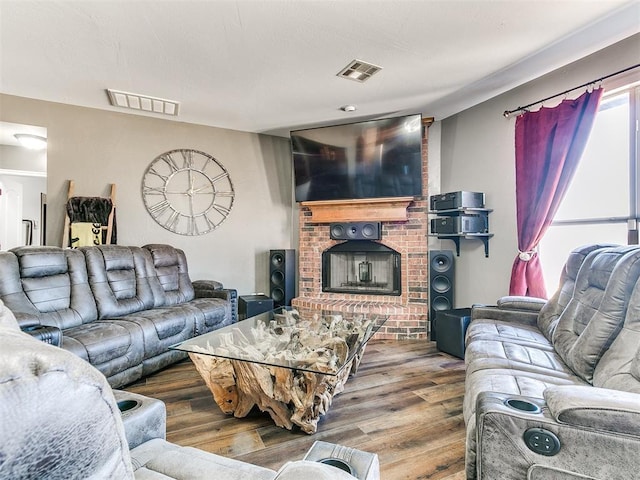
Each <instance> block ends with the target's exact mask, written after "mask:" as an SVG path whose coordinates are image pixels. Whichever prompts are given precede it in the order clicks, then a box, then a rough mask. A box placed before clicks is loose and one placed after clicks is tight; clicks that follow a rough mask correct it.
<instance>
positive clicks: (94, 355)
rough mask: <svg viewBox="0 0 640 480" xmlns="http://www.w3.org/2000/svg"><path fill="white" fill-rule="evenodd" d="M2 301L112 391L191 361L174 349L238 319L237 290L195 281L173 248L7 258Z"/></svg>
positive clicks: (38, 252) (27, 250) (21, 252)
mask: <svg viewBox="0 0 640 480" xmlns="http://www.w3.org/2000/svg"><path fill="white" fill-rule="evenodd" d="M0 300H2V301H3V302H4V304H5V305H6V306H7V307H8V308H9V309H10V310H11V311H12V312H13V314H14V315H15V317H16V319H17V320H18V323H19V325H20V327H21V328H22V329H23V330H25V331H28V332H30V333H32V335H34V336H36V337H39V338H40V339H43V340H45V341H47V340H49V341H51V343H55V344H59V345H60V346H61V347H62V348H63V349H65V350H69V351H71V352H73V353H74V354H76V355H77V356H79V357H81V358H83V359H84V360H86V361H88V362H89V363H91V364H92V365H93V366H95V367H96V368H97V369H98V370H99V371H100V372H102V374H104V375H105V377H107V380H108V381H109V383H110V385H111V386H112V387H119V386H123V385H126V384H129V383H131V382H133V381H135V380H138V379H140V378H142V377H143V376H146V375H148V374H150V373H152V372H155V371H157V370H160V369H161V368H164V367H166V366H167V365H169V364H171V363H174V362H176V361H178V360H181V359H183V358H185V357H186V353H184V352H179V351H175V350H169V349H168V347H169V346H170V345H172V344H175V343H178V342H180V341H182V340H186V339H188V338H191V337H193V336H195V335H200V334H202V333H206V332H209V331H212V330H214V329H217V328H220V327H223V326H226V325H229V324H231V323H233V322H235V321H236V319H237V293H236V291H235V290H231V289H224V288H223V286H222V284H221V283H219V282H216V281H212V280H210V281H207V280H198V281H195V282H191V280H190V278H189V273H188V268H187V261H186V258H185V254H184V252H183V251H182V250H179V249H177V248H174V247H171V246H169V245H145V246H144V247H128V246H121V245H104V246H92V247H82V248H79V249H77V250H72V249H62V248H58V247H18V248H15V249H12V250H10V251H7V252H0ZM60 336H61V338H60Z"/></svg>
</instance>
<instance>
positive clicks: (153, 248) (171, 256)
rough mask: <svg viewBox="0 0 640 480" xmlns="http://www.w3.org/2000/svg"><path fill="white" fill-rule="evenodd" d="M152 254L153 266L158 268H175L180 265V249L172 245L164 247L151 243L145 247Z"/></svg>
mask: <svg viewBox="0 0 640 480" xmlns="http://www.w3.org/2000/svg"><path fill="white" fill-rule="evenodd" d="M142 248H145V249H147V250H148V251H149V252H150V253H151V257H152V258H153V265H154V266H155V267H156V268H160V267H174V266H176V265H178V249H176V248H174V247H172V246H171V245H163V244H160V243H151V244H148V245H145V246H143V247H142Z"/></svg>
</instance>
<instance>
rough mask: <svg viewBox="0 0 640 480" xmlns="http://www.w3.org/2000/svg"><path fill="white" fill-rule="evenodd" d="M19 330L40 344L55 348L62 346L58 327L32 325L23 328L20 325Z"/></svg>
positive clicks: (60, 331)
mask: <svg viewBox="0 0 640 480" xmlns="http://www.w3.org/2000/svg"><path fill="white" fill-rule="evenodd" d="M20 329H21V330H22V331H23V332H25V333H28V334H29V335H31V336H32V337H34V338H36V339H38V340H40V341H41V342H44V343H48V344H50V345H55V346H56V347H60V346H62V330H60V329H59V328H58V327H51V326H48V325H32V326H28V327H24V326H22V325H21V326H20Z"/></svg>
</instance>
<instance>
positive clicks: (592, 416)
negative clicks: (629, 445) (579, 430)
mask: <svg viewBox="0 0 640 480" xmlns="http://www.w3.org/2000/svg"><path fill="white" fill-rule="evenodd" d="M544 399H545V401H546V402H547V405H548V406H549V413H550V414H551V415H552V416H553V418H554V419H555V420H556V421H557V422H559V423H565V424H569V425H575V426H579V427H586V428H595V429H597V430H603V431H608V432H613V433H626V434H629V435H635V436H637V437H640V394H637V393H630V392H621V391H619V390H609V389H606V388H596V387H591V386H574V385H562V386H554V387H549V388H547V389H546V390H545V392H544Z"/></svg>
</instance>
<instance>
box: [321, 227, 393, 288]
mask: <svg viewBox="0 0 640 480" xmlns="http://www.w3.org/2000/svg"><path fill="white" fill-rule="evenodd" d="M400 271H401V270H400V254H399V253H398V252H396V251H395V250H393V249H391V248H389V247H387V246H386V245H383V244H381V243H377V242H372V241H370V240H351V241H347V242H344V243H339V244H337V245H334V246H333V247H331V248H329V249H327V250H325V251H324V252H323V253H322V291H323V292H334V293H354V294H360V295H365V294H367V295H400V294H401V293H402V292H401V282H400Z"/></svg>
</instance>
